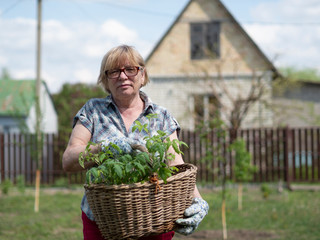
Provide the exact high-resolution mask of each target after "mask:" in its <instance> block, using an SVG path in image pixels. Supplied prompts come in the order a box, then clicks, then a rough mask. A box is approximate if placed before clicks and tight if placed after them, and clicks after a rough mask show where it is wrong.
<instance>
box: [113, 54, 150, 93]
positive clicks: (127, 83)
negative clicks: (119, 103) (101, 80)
mask: <svg viewBox="0 0 320 240" xmlns="http://www.w3.org/2000/svg"><path fill="white" fill-rule="evenodd" d="M128 67H137V66H133V65H132V64H131V63H130V62H129V61H128V60H126V61H124V62H123V64H121V65H120V66H119V67H118V68H117V69H114V70H118V69H124V68H128ZM143 82H144V72H143V71H141V70H138V73H137V75H135V76H132V77H128V76H127V75H126V74H125V72H124V71H121V72H120V76H119V77H118V78H108V86H109V90H110V92H111V94H112V96H114V97H116V98H117V97H122V98H127V97H134V96H136V95H137V94H139V90H140V88H141V86H142V84H143Z"/></svg>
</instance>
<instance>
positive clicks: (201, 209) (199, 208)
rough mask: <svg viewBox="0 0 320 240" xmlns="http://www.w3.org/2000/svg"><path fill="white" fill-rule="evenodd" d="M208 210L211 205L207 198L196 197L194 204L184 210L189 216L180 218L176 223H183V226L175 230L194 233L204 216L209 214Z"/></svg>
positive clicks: (187, 233)
mask: <svg viewBox="0 0 320 240" xmlns="http://www.w3.org/2000/svg"><path fill="white" fill-rule="evenodd" d="M208 211H209V205H208V203H207V202H206V201H205V200H203V199H202V198H194V199H193V200H192V205H191V206H190V207H188V208H187V209H186V210H185V212H184V215H185V216H186V217H188V218H183V219H178V220H177V221H176V223H177V224H179V225H181V227H179V228H178V229H176V230H175V231H176V232H178V233H180V234H183V235H189V234H191V233H193V232H194V231H195V230H196V229H197V227H198V226H199V224H200V222H201V221H202V220H203V218H204V217H205V216H206V215H207V214H208Z"/></svg>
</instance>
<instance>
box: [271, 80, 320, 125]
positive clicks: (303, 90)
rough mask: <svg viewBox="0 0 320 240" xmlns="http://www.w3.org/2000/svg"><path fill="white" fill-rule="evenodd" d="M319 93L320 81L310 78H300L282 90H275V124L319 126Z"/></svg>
mask: <svg viewBox="0 0 320 240" xmlns="http://www.w3.org/2000/svg"><path fill="white" fill-rule="evenodd" d="M319 93H320V83H319V82H315V81H310V80H298V81H296V82H294V83H292V84H291V85H289V86H287V87H285V89H283V90H282V91H273V102H274V106H275V108H274V124H275V125H277V126H289V127H311V126H319V124H320V98H319ZM280 113H281V114H280Z"/></svg>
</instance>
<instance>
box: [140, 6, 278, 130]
mask: <svg viewBox="0 0 320 240" xmlns="http://www.w3.org/2000/svg"><path fill="white" fill-rule="evenodd" d="M146 67H147V69H148V73H149V76H150V80H151V83H150V84H148V85H147V86H145V87H144V89H143V91H145V92H146V93H147V94H148V95H149V96H150V98H151V99H152V100H153V101H154V102H155V103H158V104H159V105H162V106H164V107H166V108H167V109H168V110H169V111H170V112H171V113H172V115H173V116H175V117H176V118H177V120H178V121H179V123H180V124H181V126H182V127H183V128H187V129H190V130H193V129H195V127H196V125H197V123H198V122H199V119H205V120H208V119H210V118H212V117H213V116H214V114H217V112H219V114H220V115H221V117H222V119H224V120H225V122H226V123H227V124H229V125H231V121H230V119H231V118H232V117H234V116H236V115H237V114H236V111H237V110H242V109H243V108H244V107H243V106H241V104H240V105H239V103H241V102H244V99H246V98H247V99H249V98H248V96H249V95H250V93H251V92H252V88H253V86H257V85H259V84H260V85H259V86H263V89H264V91H263V96H262V97H261V98H260V99H259V101H256V102H255V103H254V104H252V106H250V108H248V113H247V114H246V115H245V117H244V119H243V120H242V122H241V127H261V126H271V125H272V124H273V122H272V111H271V110H270V109H267V108H266V105H265V102H266V101H269V100H271V97H272V91H271V84H270V83H271V81H272V80H273V78H274V76H275V74H276V73H277V71H276V69H275V67H274V66H273V64H272V63H271V62H270V60H269V59H268V58H267V57H266V56H265V55H264V53H263V52H262V51H261V50H260V49H259V47H258V46H257V45H256V44H255V43H254V41H253V40H252V39H251V38H250V36H249V35H248V34H247V33H246V32H245V31H244V29H243V28H242V27H241V26H240V24H239V23H238V22H237V21H236V20H235V18H234V17H233V16H232V15H231V13H230V12H229V11H228V10H227V9H226V7H225V6H224V5H223V4H222V2H221V1H219V0H190V1H189V2H188V3H187V5H186V6H185V8H184V9H183V10H182V12H181V13H180V14H179V16H178V17H177V18H176V20H175V21H174V23H173V24H172V25H171V26H170V27H169V29H168V30H167V32H166V33H165V34H164V36H163V37H162V38H161V39H160V41H159V42H158V43H157V44H156V46H155V47H154V49H153V50H152V51H151V53H150V55H149V56H148V57H147V59H146ZM237 104H238V105H237Z"/></svg>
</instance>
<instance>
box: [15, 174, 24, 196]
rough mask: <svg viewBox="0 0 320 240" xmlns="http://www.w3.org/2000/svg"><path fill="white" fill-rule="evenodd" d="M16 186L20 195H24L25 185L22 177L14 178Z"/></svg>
mask: <svg viewBox="0 0 320 240" xmlns="http://www.w3.org/2000/svg"><path fill="white" fill-rule="evenodd" d="M16 186H17V189H18V191H19V192H20V193H24V192H25V190H26V184H25V180H24V176H23V175H19V176H17V178H16Z"/></svg>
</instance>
